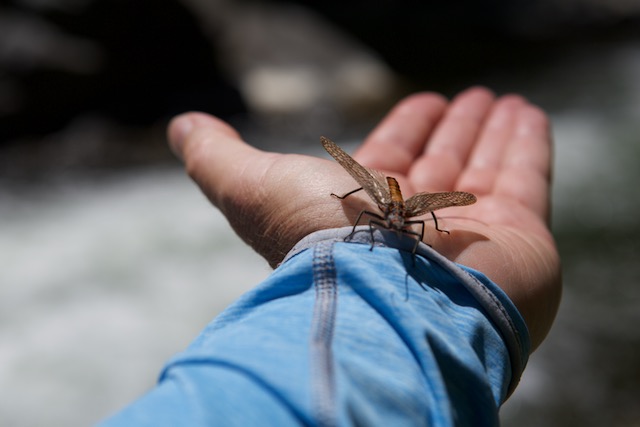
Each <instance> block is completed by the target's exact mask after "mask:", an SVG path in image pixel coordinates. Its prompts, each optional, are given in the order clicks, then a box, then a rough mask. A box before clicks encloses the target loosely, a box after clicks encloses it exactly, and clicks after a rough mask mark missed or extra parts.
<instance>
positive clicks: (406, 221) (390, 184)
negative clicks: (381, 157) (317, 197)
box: [320, 136, 476, 253]
mask: <svg viewBox="0 0 640 427" xmlns="http://www.w3.org/2000/svg"><path fill="white" fill-rule="evenodd" d="M320 142H321V143H322V146H323V147H324V149H325V150H327V153H329V154H330V155H331V157H333V158H334V159H336V161H337V162H338V163H339V164H340V166H342V167H343V168H344V169H345V170H346V171H347V172H349V175H351V176H352V177H353V179H355V180H356V182H357V183H358V184H359V185H360V187H359V188H356V189H355V190H352V191H350V192H348V193H346V194H344V195H342V196H338V195H337V194H334V193H331V195H332V196H334V197H336V198H338V199H341V200H342V199H344V198H346V197H347V196H349V195H351V194H353V193H355V192H357V191H360V190H364V191H365V192H366V193H367V195H369V197H370V198H371V200H373V201H374V202H376V204H377V205H378V209H380V212H382V215H380V214H378V213H375V212H371V211H368V210H366V209H365V210H362V211H361V212H360V214H359V215H358V217H357V218H356V222H355V224H354V225H353V230H352V231H351V234H350V235H353V233H354V232H355V229H356V226H357V225H358V223H359V222H360V220H361V219H362V216H363V215H365V214H366V215H369V216H370V217H372V219H370V220H369V231H370V233H371V249H373V226H374V225H377V226H380V227H383V228H387V229H390V230H395V231H397V232H398V233H406V234H411V235H414V236H416V237H417V238H418V240H416V244H415V246H414V247H413V253H415V251H416V249H417V247H418V244H419V243H420V242H421V241H422V239H423V238H424V221H423V220H411V218H413V217H416V216H420V215H423V214H426V213H427V212H429V213H431V216H432V217H433V222H434V225H435V228H436V230H438V231H440V232H444V233H449V232H448V231H447V230H442V229H440V228H439V227H438V220H437V218H436V215H435V214H434V213H433V211H435V210H438V209H443V208H448V207H451V206H466V205H471V204H473V203H475V202H476V196H474V195H473V194H471V193H466V192H464V191H445V192H439V193H426V192H425V193H417V194H414V195H413V196H411V197H409V198H408V199H407V200H404V198H403V197H402V192H401V191H400V186H399V185H398V181H396V179H395V178H392V177H390V176H387V177H385V176H384V175H383V174H382V173H381V172H378V171H376V170H373V169H367V168H365V167H364V166H362V165H361V164H360V163H358V162H356V161H355V160H354V159H353V158H352V157H351V156H350V155H348V154H347V153H346V152H345V151H344V150H343V149H342V148H340V147H338V145H337V144H336V143H335V142H333V141H331V140H330V139H328V138H325V137H324V136H321V137H320ZM411 224H421V225H422V228H421V231H420V233H417V232H415V231H413V230H411V229H409V228H408V227H409V226H410V225H411Z"/></svg>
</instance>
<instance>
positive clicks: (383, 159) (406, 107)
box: [354, 92, 447, 174]
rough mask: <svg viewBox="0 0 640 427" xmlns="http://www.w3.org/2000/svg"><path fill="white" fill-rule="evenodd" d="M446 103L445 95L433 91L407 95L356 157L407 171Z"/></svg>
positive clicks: (372, 164)
mask: <svg viewBox="0 0 640 427" xmlns="http://www.w3.org/2000/svg"><path fill="white" fill-rule="evenodd" d="M446 106H447V100H446V99H445V98H444V97H443V96H441V95H439V94H436V93H431V92H424V93H418V94H415V95H411V96H409V97H407V98H405V99H404V100H402V101H400V102H399V103H398V104H397V105H396V106H395V107H394V108H393V109H392V110H391V111H390V112H389V113H388V114H387V116H386V117H385V118H384V119H383V120H382V122H381V123H380V124H379V125H378V126H377V127H376V128H375V129H374V130H373V132H371V134H370V135H369V136H368V137H367V139H366V140H365V142H364V144H363V145H362V146H361V147H360V148H359V149H358V150H357V152H356V153H355V155H354V158H355V159H356V160H357V161H358V162H360V163H361V164H363V165H365V166H367V167H369V168H373V169H379V170H384V171H388V172H396V173H400V174H406V173H407V172H408V170H409V168H410V167H411V165H412V164H413V162H414V160H415V158H416V157H417V156H419V155H420V154H421V153H422V151H423V150H424V146H425V144H426V142H427V140H428V138H429V136H430V135H431V132H433V130H434V128H435V127H436V125H437V123H438V121H439V120H440V117H441V116H442V114H443V112H444V110H445V108H446Z"/></svg>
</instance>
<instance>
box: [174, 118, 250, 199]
mask: <svg viewBox="0 0 640 427" xmlns="http://www.w3.org/2000/svg"><path fill="white" fill-rule="evenodd" d="M167 134H168V139H169V146H170V147H171V149H172V151H173V152H174V153H175V155H176V156H177V157H178V158H179V159H180V160H182V162H183V163H184V164H185V167H186V170H187V173H188V174H189V176H190V177H191V178H192V179H193V180H194V181H195V182H196V183H197V184H198V186H199V187H200V188H201V189H202V191H203V192H204V193H205V194H206V195H207V197H209V199H210V200H211V201H212V202H213V203H214V204H215V205H216V206H218V207H219V208H221V209H222V208H223V206H221V204H222V202H223V200H224V199H225V197H226V196H229V195H230V194H231V192H233V191H234V187H235V186H236V184H237V182H238V179H239V178H243V179H247V178H249V176H247V174H246V171H247V170H251V169H247V165H248V164H250V162H252V161H253V160H254V159H256V157H257V156H258V154H260V153H261V152H260V151H259V150H257V149H255V148H253V147H251V146H250V145H248V144H246V143H245V142H244V141H242V139H241V137H240V135H239V134H238V132H237V131H236V130H235V129H234V128H232V127H231V126H230V125H228V124H227V123H225V122H224V121H222V120H220V119H218V118H216V117H213V116H210V115H208V114H205V113H197V112H193V113H185V114H182V115H179V116H177V117H175V118H174V119H173V120H172V121H171V122H170V123H169V127H168V131H167ZM254 172H255V171H254ZM222 210H223V212H224V209H222Z"/></svg>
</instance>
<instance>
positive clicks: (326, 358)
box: [102, 232, 529, 426]
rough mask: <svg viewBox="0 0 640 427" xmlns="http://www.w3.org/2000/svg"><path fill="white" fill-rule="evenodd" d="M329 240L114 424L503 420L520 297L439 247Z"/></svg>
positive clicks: (317, 241) (297, 253)
mask: <svg viewBox="0 0 640 427" xmlns="http://www.w3.org/2000/svg"><path fill="white" fill-rule="evenodd" d="M367 234H368V233H367ZM328 236H329V235H328V234H327V233H322V232H321V233H319V234H317V235H315V236H313V235H312V236H311V237H310V238H307V239H306V240H305V241H303V242H302V244H301V245H298V247H297V248H296V249H295V250H294V251H293V252H292V254H291V255H290V256H289V257H288V258H287V259H286V261H285V262H283V264H282V265H280V266H279V267H278V268H277V269H276V270H275V271H274V272H273V273H272V274H271V276H270V277H269V278H267V279H266V280H265V281H264V282H263V283H261V284H260V285H258V286H257V287H256V288H255V289H253V290H252V291H251V292H249V293H247V294H245V295H244V296H242V297H241V298H240V299H239V300H238V301H237V302H236V303H234V304H233V305H232V306H230V307H229V308H228V309H227V310H225V311H224V312H223V313H222V314H221V315H220V316H218V317H217V318H216V319H215V320H214V321H213V322H212V323H211V324H209V325H208V326H207V327H206V328H205V330H204V331H203V332H202V333H201V335H200V336H199V337H198V338H197V339H196V340H195V341H194V342H193V343H192V344H191V346H190V347H189V348H188V349H186V350H185V351H184V352H183V353H181V354H179V355H177V356H176V357H175V358H174V359H173V360H171V361H169V362H168V364H167V365H166V367H165V368H164V370H163V372H162V373H161V375H160V379H159V382H158V385H157V386H156V387H155V388H154V389H152V390H151V391H150V392H149V393H147V394H146V395H145V396H143V397H141V398H140V399H139V400H138V401H136V402H134V403H133V404H131V405H130V406H129V407H127V408H125V409H124V410H122V411H121V412H120V413H118V414H116V415H115V416H113V417H112V418H110V419H108V420H106V421H105V422H104V423H103V424H102V425H103V426H134V425H135V426H147V425H148V426H164V425H166V426H176V425H181V426H182V425H184V426H187V425H188V426H212V425H216V426H220V425H222V426H236V425H237V426H251V425H261V426H262V425H273V426H288V425H296V426H297V425H327V426H332V425H336V426H337V425H340V426H347V425H366V426H376V425H381V426H397V425H429V426H454V425H456V426H460V425H474V426H483V425H486V426H493V425H498V409H499V407H500V405H501V404H502V403H503V402H504V400H506V398H507V397H508V395H509V394H510V392H511V391H513V388H514V387H515V385H516V384H517V382H518V379H519V377H520V374H521V372H522V370H523V369H524V366H525V364H526V360H527V357H528V354H529V338H528V332H527V330H526V326H525V324H524V321H523V319H522V317H521V316H520V314H519V313H518V312H517V310H516V309H515V307H514V306H513V304H512V303H511V301H510V300H509V299H508V298H507V297H506V295H505V294H504V293H503V292H502V291H501V290H500V289H499V288H498V287H497V286H496V285H495V284H493V283H492V282H491V281H490V280H488V279H487V278H486V277H485V276H484V275H482V274H481V273H479V272H476V271H473V270H471V269H468V268H465V267H462V266H458V265H455V264H453V263H451V262H449V261H447V260H445V259H443V258H442V257H441V256H439V255H438V254H437V253H435V252H434V251H432V250H431V249H430V248H428V247H427V246H426V245H424V246H423V245H422V244H421V245H420V248H419V250H418V254H416V255H413V254H412V253H411V252H406V251H402V250H398V249H395V248H392V247H389V246H387V245H379V244H377V245H376V247H375V248H373V250H370V247H371V246H370V245H369V244H354V243H344V242H342V239H336V238H330V236H329V237H328Z"/></svg>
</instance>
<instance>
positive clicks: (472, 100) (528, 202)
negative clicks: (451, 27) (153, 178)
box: [169, 88, 561, 346]
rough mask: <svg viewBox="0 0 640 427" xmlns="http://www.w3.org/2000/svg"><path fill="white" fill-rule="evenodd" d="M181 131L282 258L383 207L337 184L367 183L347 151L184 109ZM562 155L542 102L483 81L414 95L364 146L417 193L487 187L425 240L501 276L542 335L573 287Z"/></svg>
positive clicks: (199, 170)
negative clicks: (307, 145)
mask: <svg viewBox="0 0 640 427" xmlns="http://www.w3.org/2000/svg"><path fill="white" fill-rule="evenodd" d="M169 139H170V142H171V146H172V148H173V149H174V151H175V152H176V154H177V155H178V156H179V157H181V158H182V159H183V160H184V162H185V164H186V167H187V170H188V172H189V174H190V175H191V176H192V178H193V179H194V180H195V181H196V182H197V183H198V185H199V186H200V188H201V189H202V190H203V192H204V193H205V194H206V195H207V196H208V197H209V199H210V200H211V201H212V202H213V203H214V204H215V205H216V206H217V207H218V208H219V209H220V210H221V211H222V212H223V213H224V214H225V216H226V217H227V219H228V220H229V222H230V224H231V225H232V227H233V228H234V229H235V231H236V232H237V233H238V234H239V235H240V237H242V238H243V239H244V240H245V241H246V242H247V243H249V244H250V245H251V246H252V247H253V248H254V249H256V251H258V252H259V253H260V254H261V255H263V256H264V257H265V258H266V259H267V260H268V261H269V263H270V264H271V265H274V266H275V265H277V264H278V262H280V261H281V260H282V258H283V257H284V255H285V254H286V252H287V251H288V250H289V249H291V247H292V246H293V245H294V244H295V243H297V241H299V240H300V239H301V238H302V237H304V236H306V235H307V234H309V233H311V232H313V231H317V230H320V229H325V228H332V227H341V226H348V225H352V224H353V221H354V220H355V217H356V216H357V214H358V213H359V211H360V210H362V209H363V208H368V209H372V202H371V200H369V199H368V198H367V196H366V195H365V194H354V196H353V197H350V198H349V199H347V200H345V201H342V202H340V201H338V200H336V199H335V198H332V197H330V196H329V194H330V193H346V192H348V191H350V190H353V189H354V188H356V187H357V184H356V183H355V181H354V180H353V179H352V178H351V177H350V176H349V175H348V174H347V173H346V172H345V171H344V170H343V169H342V168H341V167H340V166H339V165H338V164H336V163H335V162H330V161H328V160H325V159H319V158H314V157H309V156H300V155H288V154H276V153H265V152H262V151H259V150H257V149H254V148H252V147H250V146H249V145H247V144H245V143H243V142H242V141H241V139H240V137H239V135H238V134H237V133H236V132H235V130H233V129H232V128H231V127H229V126H228V125H226V124H225V123H223V122H221V121H219V120H217V119H215V118H213V117H211V116H207V115H204V114H201V113H190V114H187V115H183V116H180V117H178V118H177V119H175V120H174V121H173V122H172V124H171V126H170V128H169ZM550 156H551V138H550V134H549V126H548V122H547V119H546V116H545V115H544V113H543V112H542V111H540V110H539V109H538V108H536V107H534V106H532V105H530V104H529V103H527V102H526V100H524V99H523V98H521V97H519V96H515V95H512V96H505V97H502V98H498V99H496V98H495V97H494V96H493V94H491V93H490V92H489V91H487V90H486V89H483V88H473V89H470V90H468V91H466V92H463V93H462V94H460V95H458V97H456V98H455V99H454V100H453V101H452V102H450V103H449V102H447V100H446V99H444V98H443V97H441V96H439V95H436V94H431V93H423V94H417V95H413V96H411V97H409V98H407V99H405V100H403V101H402V102H400V103H399V104H398V105H397V106H396V107H395V108H394V109H393V110H392V111H391V112H390V113H389V114H388V115H387V117H386V118H385V119H384V120H383V121H382V122H381V123H380V124H379V125H378V127H377V128H376V129H375V130H374V131H373V132H372V133H371V135H370V136H369V137H368V138H367V139H366V141H365V142H364V144H363V145H362V146H361V147H360V148H359V150H358V151H357V152H356V154H355V155H354V158H355V159H356V160H357V161H358V162H359V163H361V164H362V165H364V166H366V167H369V168H373V169H377V170H380V171H382V172H383V173H385V174H386V175H388V176H392V177H394V178H396V179H397V180H398V182H399V183H400V187H401V188H402V192H403V194H404V195H405V197H409V196H411V195H413V194H415V193H416V192H422V191H453V190H459V191H467V192H471V193H474V194H475V195H476V196H477V197H478V201H477V203H476V204H474V205H471V206H464V207H455V208H447V209H443V210H441V211H438V212H437V214H438V218H439V223H440V227H441V228H446V229H448V230H450V231H451V234H449V235H448V234H441V233H438V232H437V231H435V229H434V228H433V227H426V230H427V233H426V234H425V241H427V242H428V243H429V244H430V245H432V246H433V248H434V249H436V250H437V251H439V252H440V253H442V254H443V255H444V256H446V257H448V258H449V259H451V260H453V261H455V262H458V263H461V264H464V265H467V266H469V267H472V268H475V269H477V270H479V271H482V272H483V273H485V274H486V275H487V276H488V277H490V278H491V279H492V280H493V281H495V282H496V283H497V284H498V285H500V286H501V287H502V289H503V290H504V291H505V292H506V293H507V294H508V295H509V296H510V297H511V299H512V300H513V301H514V303H515V304H516V306H517V307H518V308H519V310H520V311H521V313H522V314H523V316H524V317H525V320H526V322H527V325H528V327H529V330H530V333H531V337H532V343H533V345H534V346H535V345H537V344H539V343H540V342H541V341H542V339H543V338H544V336H545V335H546V333H547V331H548V329H549V328H550V326H551V323H552V321H553V318H554V316H555V313H556V310H557V306H558V302H559V298H560V288H561V286H560V283H561V282H560V273H559V271H560V268H559V258H558V253H557V250H556V248H555V243H554V240H553V237H552V235H551V233H550V232H549V227H548V219H549V212H550V206H549V184H550V178H549V177H550V164H551V158H550ZM360 193H362V192H360ZM429 218H430V217H429ZM425 219H426V218H425Z"/></svg>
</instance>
